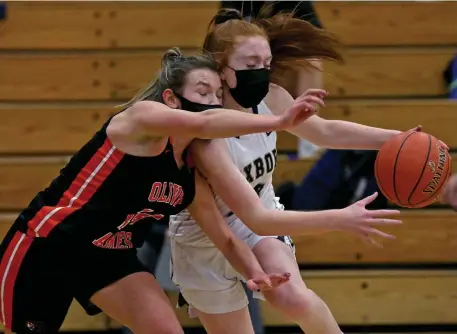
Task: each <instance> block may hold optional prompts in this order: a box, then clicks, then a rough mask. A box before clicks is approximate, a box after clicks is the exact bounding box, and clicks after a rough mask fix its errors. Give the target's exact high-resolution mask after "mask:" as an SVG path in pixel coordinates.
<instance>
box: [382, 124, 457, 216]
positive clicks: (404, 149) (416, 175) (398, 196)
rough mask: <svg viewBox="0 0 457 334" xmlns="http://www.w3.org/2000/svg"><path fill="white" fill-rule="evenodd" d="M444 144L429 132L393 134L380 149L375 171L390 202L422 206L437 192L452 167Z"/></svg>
mask: <svg viewBox="0 0 457 334" xmlns="http://www.w3.org/2000/svg"><path fill="white" fill-rule="evenodd" d="M451 164H452V161H451V157H450V155H449V152H448V150H447V149H446V147H445V146H444V145H443V144H442V143H441V142H440V141H439V140H438V139H436V138H435V137H433V136H432V135H430V134H428V133H425V132H421V131H419V132H418V131H408V132H404V133H401V134H399V135H397V136H394V137H393V138H391V139H390V140H389V141H387V142H386V143H384V145H383V146H382V147H381V149H380V150H379V153H378V156H377V158H376V162H375V175H376V181H377V183H378V186H379V189H380V190H381V192H382V193H383V194H384V196H385V197H387V198H388V199H389V200H390V201H391V202H393V203H395V204H397V205H399V206H401V207H405V208H423V207H425V206H427V205H430V204H431V203H432V202H433V201H434V200H435V199H436V198H437V197H438V195H439V194H440V192H441V191H442V189H443V188H444V185H445V183H446V181H447V179H448V177H449V175H450V173H451V171H452V168H451V167H452V166H451Z"/></svg>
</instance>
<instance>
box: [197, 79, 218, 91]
mask: <svg viewBox="0 0 457 334" xmlns="http://www.w3.org/2000/svg"><path fill="white" fill-rule="evenodd" d="M198 85H202V86H205V87H211V85H210V84H209V83H207V82H206V81H201V80H200V81H198V82H197V86H198ZM221 89H222V86H218V87H217V88H216V90H221Z"/></svg>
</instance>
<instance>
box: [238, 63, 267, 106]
mask: <svg viewBox="0 0 457 334" xmlns="http://www.w3.org/2000/svg"><path fill="white" fill-rule="evenodd" d="M230 68H231V67H230ZM232 70H234V69H233V68H232ZM234 71H235V75H236V87H235V88H230V94H231V95H232V97H233V99H234V100H235V101H236V102H237V103H238V104H239V105H240V106H242V107H243V108H252V107H255V106H256V105H258V104H259V103H260V102H262V100H263V99H264V98H265V96H267V94H268V90H269V86H270V70H269V69H266V68H260V69H255V70H234Z"/></svg>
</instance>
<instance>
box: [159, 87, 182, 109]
mask: <svg viewBox="0 0 457 334" xmlns="http://www.w3.org/2000/svg"><path fill="white" fill-rule="evenodd" d="M162 100H163V102H164V103H165V104H166V105H167V106H168V107H170V108H172V109H179V108H181V102H180V101H179V99H178V98H177V97H176V95H175V94H174V93H173V91H172V90H171V89H170V88H167V89H165V90H164V91H163V93H162Z"/></svg>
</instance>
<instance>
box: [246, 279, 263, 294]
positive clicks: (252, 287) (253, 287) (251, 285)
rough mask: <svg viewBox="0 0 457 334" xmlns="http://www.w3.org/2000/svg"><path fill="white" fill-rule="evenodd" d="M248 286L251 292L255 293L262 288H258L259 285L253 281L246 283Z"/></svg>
mask: <svg viewBox="0 0 457 334" xmlns="http://www.w3.org/2000/svg"><path fill="white" fill-rule="evenodd" d="M246 286H247V287H248V289H249V290H251V291H254V292H255V291H258V290H260V287H259V286H258V284H257V283H255V282H254V281H253V280H252V279H250V280H248V281H247V282H246Z"/></svg>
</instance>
